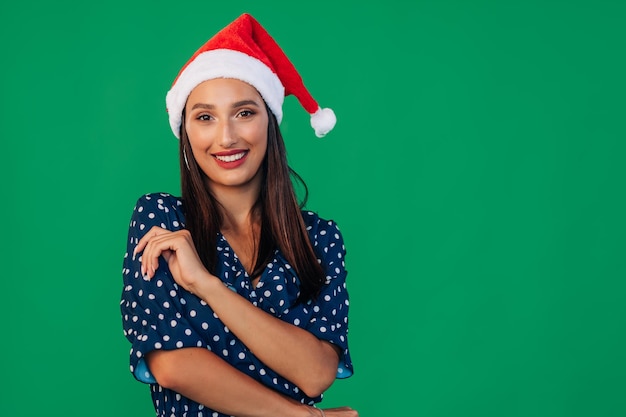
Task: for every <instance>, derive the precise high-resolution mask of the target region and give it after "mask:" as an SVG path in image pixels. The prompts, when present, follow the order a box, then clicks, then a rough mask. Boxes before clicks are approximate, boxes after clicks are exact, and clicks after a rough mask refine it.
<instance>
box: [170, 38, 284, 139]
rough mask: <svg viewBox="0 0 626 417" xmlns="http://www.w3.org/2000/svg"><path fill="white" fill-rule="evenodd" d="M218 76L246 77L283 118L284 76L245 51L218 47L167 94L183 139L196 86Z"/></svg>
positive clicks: (192, 65)
mask: <svg viewBox="0 0 626 417" xmlns="http://www.w3.org/2000/svg"><path fill="white" fill-rule="evenodd" d="M215 78H234V79H237V80H241V81H244V82H246V83H248V84H250V85H251V86H253V87H254V88H256V90H257V91H258V92H259V94H260V95H261V97H263V100H265V102H266V103H267V106H268V107H269V108H270V110H271V111H272V113H274V116H276V120H277V121H278V123H280V122H281V120H282V118H283V108H282V106H283V101H284V100H285V88H284V87H283V85H282V83H281V82H280V79H279V78H278V76H277V75H276V74H274V72H272V70H271V69H270V68H269V67H268V66H267V65H265V64H264V63H263V62H261V61H259V60H258V59H256V58H253V57H251V56H250V55H246V54H244V53H242V52H238V51H234V50H230V49H214V50H211V51H207V52H203V53H201V54H200V55H198V56H197V57H196V59H194V60H193V61H192V62H191V63H189V65H187V67H186V68H185V69H184V70H183V71H182V72H181V73H180V75H179V76H178V79H177V80H176V81H175V83H174V85H173V86H172V88H171V89H170V91H168V93H167V96H166V98H165V103H166V106H167V112H168V115H169V119H170V127H171V128H172V132H174V135H175V136H176V137H177V138H179V139H180V125H181V119H182V113H183V109H184V108H185V104H186V103H187V98H188V97H189V94H191V91H193V89H194V88H196V86H197V85H198V84H200V83H202V82H204V81H207V80H212V79H215Z"/></svg>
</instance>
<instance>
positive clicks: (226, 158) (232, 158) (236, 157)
mask: <svg viewBox="0 0 626 417" xmlns="http://www.w3.org/2000/svg"><path fill="white" fill-rule="evenodd" d="M246 153H247V152H246V151H242V152H238V153H235V154H232V155H223V154H222V155H217V154H216V155H214V156H215V159H217V160H218V161H222V162H235V161H238V160H240V159H241V158H243V157H244V156H246Z"/></svg>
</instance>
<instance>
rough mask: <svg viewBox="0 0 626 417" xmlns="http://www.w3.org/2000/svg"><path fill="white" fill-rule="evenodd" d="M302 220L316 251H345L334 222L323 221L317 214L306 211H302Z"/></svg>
mask: <svg viewBox="0 0 626 417" xmlns="http://www.w3.org/2000/svg"><path fill="white" fill-rule="evenodd" d="M302 218H303V219H304V224H305V225H306V230H307V232H308V233H309V238H310V239H311V243H312V244H313V247H314V249H315V250H316V251H317V250H318V248H322V249H323V250H324V252H327V251H328V250H331V249H332V250H340V251H344V250H345V248H344V245H343V237H342V235H341V231H340V230H339V226H337V223H335V221H334V220H327V219H323V218H321V217H320V216H319V215H318V214H317V213H314V212H312V211H308V210H302Z"/></svg>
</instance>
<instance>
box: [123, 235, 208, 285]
mask: <svg viewBox="0 0 626 417" xmlns="http://www.w3.org/2000/svg"><path fill="white" fill-rule="evenodd" d="M142 251H143V254H142V255H141V274H142V275H143V276H144V277H146V278H148V279H151V278H153V277H154V275H155V273H156V270H157V269H158V268H159V256H163V258H164V259H165V261H166V262H167V264H168V266H169V268H170V272H171V273H172V276H173V277H174V280H175V281H176V282H177V283H178V285H180V286H182V287H183V288H185V289H186V290H187V291H189V292H192V293H193V289H194V287H196V286H197V285H198V283H199V280H200V279H201V278H202V277H203V276H205V274H208V271H207V270H206V268H205V267H204V265H203V264H202V261H201V260H200V257H199V256H198V252H197V251H196V247H195V246H194V244H193V239H192V238H191V233H189V231H187V230H178V231H176V232H171V231H169V230H166V229H163V228H160V227H157V226H154V227H153V228H152V229H150V230H149V231H148V233H146V234H145V235H144V236H143V237H142V238H141V240H139V242H138V243H137V246H136V247H135V250H134V251H133V257H135V256H136V255H137V254H138V253H140V252H142Z"/></svg>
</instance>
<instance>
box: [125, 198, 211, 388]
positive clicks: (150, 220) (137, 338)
mask: <svg viewBox="0 0 626 417" xmlns="http://www.w3.org/2000/svg"><path fill="white" fill-rule="evenodd" d="M183 221H184V219H183V218H182V214H181V212H180V201H179V200H177V199H175V198H174V197H171V196H169V195H167V194H157V195H154V194H150V195H146V196H144V197H142V198H140V199H139V200H138V201H137V204H136V206H135V209H134V211H133V215H132V218H131V221H130V227H129V232H128V241H127V250H126V255H125V257H124V265H123V270H122V275H123V278H124V288H123V291H122V297H121V303H120V307H121V313H122V323H123V327H124V335H125V336H126V338H127V339H128V340H129V341H130V342H131V344H132V347H131V351H130V370H131V372H132V373H133V375H134V376H135V378H137V379H138V380H139V381H142V382H146V383H154V382H156V381H155V379H154V377H153V376H152V374H151V373H150V371H149V369H148V367H147V364H146V362H145V356H146V355H147V354H148V353H149V352H151V351H153V350H157V349H165V350H172V349H179V348H183V347H205V343H203V342H202V337H201V336H200V335H199V334H197V332H196V331H195V330H194V328H193V327H192V326H191V325H190V323H189V320H188V313H187V311H186V308H185V304H186V300H185V296H184V294H183V292H186V291H185V290H184V289H182V288H179V286H178V285H177V284H176V282H175V281H174V279H173V277H172V276H171V274H170V272H169V268H168V266H167V263H166V262H165V261H164V260H163V258H161V259H160V261H159V268H158V269H157V272H156V275H155V276H154V277H153V278H152V279H151V280H147V279H144V277H143V276H142V275H141V269H140V268H141V264H140V260H141V254H137V255H136V256H134V257H133V250H134V249H135V246H136V245H137V243H138V242H139V239H141V237H142V236H143V235H144V234H145V233H147V232H148V231H149V230H150V229H151V228H152V227H153V226H159V227H163V228H165V229H167V230H178V229H181V228H182V227H183Z"/></svg>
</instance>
